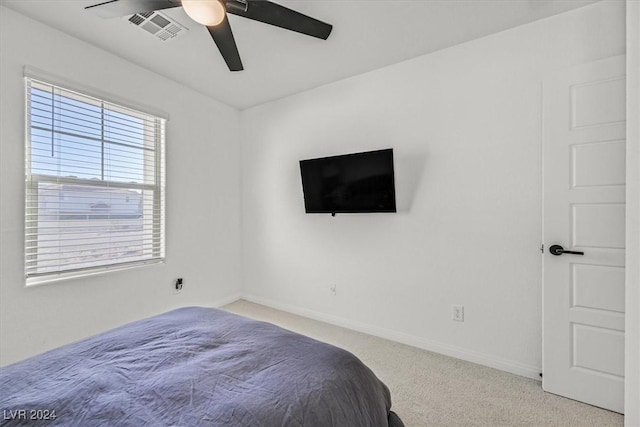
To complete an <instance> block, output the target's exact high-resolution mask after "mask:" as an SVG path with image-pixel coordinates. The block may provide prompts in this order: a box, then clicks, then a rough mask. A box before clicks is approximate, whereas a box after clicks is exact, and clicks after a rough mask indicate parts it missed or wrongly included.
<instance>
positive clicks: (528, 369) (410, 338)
mask: <svg viewBox="0 0 640 427" xmlns="http://www.w3.org/2000/svg"><path fill="white" fill-rule="evenodd" d="M237 299H244V300H246V301H250V302H253V303H256V304H261V305H264V306H267V307H271V308H275V309H276V310H282V311H286V312H289V313H292V314H297V315H300V316H304V317H308V318H310V319H314V320H319V321H321V322H326V323H330V324H332V325H336V326H340V327H343V328H347V329H352V330H354V331H358V332H363V333H365V334H369V335H374V336H376V337H380V338H384V339H388V340H391V341H396V342H399V343H402V344H407V345H410V346H412V347H418V348H421V349H423V350H428V351H432V352H434V353H440V354H444V355H446V356H451V357H455V358H456V359H461V360H466V361H467V362H472V363H477V364H479V365H483V366H488V367H490V368H495V369H499V370H501V371H505V372H509V373H512V374H515V375H520V376H523V377H527V378H532V379H534V380H538V381H540V380H541V378H540V372H542V370H541V368H540V367H537V366H529V365H524V364H522V363H518V362H514V361H512V360H507V359H502V358H499V357H495V356H492V355H489V354H485V353H480V352H476V351H472V350H467V349H464V348H461V347H456V346H452V345H449V344H443V343H439V342H435V341H431V340H427V339H424V338H420V337H416V336H414V335H410V334H405V333H403V332H397V331H393V330H390V329H386V328H382V327H378V326H371V325H367V324H365V323H362V322H358V321H354V320H350V319H345V318H343V317H338V316H333V315H330V314H325V313H321V312H319V311H315V310H309V309H306V308H300V307H296V306H293V305H290V304H284V303H281V302H278V301H274V300H271V299H268V298H263V297H259V296H256V295H250V294H241V295H240V296H239V298H237ZM230 302H231V301H230Z"/></svg>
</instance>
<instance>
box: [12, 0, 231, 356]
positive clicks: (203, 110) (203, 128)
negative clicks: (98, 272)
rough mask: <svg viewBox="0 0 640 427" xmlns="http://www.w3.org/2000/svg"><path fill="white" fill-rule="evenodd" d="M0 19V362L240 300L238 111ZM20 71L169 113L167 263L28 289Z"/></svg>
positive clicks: (78, 44)
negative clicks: (178, 284) (177, 311)
mask: <svg viewBox="0 0 640 427" xmlns="http://www.w3.org/2000/svg"><path fill="white" fill-rule="evenodd" d="M0 19H1V20H0V31H1V32H0V42H1V45H0V51H1V52H2V60H1V61H0V67H1V68H0V75H1V76H2V79H1V81H0V90H1V92H2V98H1V101H0V112H1V116H0V168H1V169H0V170H1V172H0V205H1V207H0V218H1V222H0V237H1V243H0V251H1V253H2V256H1V257H0V263H1V264H0V337H1V338H0V363H1V364H3V365H4V364H7V363H11V362H14V361H17V360H19V359H22V358H24V357H26V356H30V355H33V354H35V353H38V352H41V351H44V350H46V349H49V348H52V347H55V346H58V345H61V344H64V343H67V342H70V341H74V340H77V339H79V338H82V337H85V336H89V335H92V334H94V333H96V332H100V331H103V330H105V329H108V328H111V327H114V326H117V325H120V324H123V323H125V322H128V321H131V320H134V319H138V318H142V317H145V316H148V315H152V314H156V313H160V312H163V311H166V310H168V309H171V308H174V307H178V306H183V305H215V304H218V303H220V302H222V301H223V300H228V299H229V297H233V296H234V295H237V293H238V292H239V289H240V277H239V276H240V275H239V271H240V220H239V216H240V215H239V212H240V196H239V191H240V189H239V185H240V180H239V165H238V164H239V163H238V162H239V149H238V143H239V134H238V126H239V114H238V112H237V111H236V110H234V109H232V108H229V107H227V106H225V105H222V104H220V103H218V102H215V101H213V100H211V99H210V98H207V97H204V96H201V95H199V94H198V93H195V92H193V91H192V90H190V89H187V88H186V87H184V86H181V85H179V84H177V83H175V82H172V81H170V80H167V79H165V78H163V77H160V76H159V75H157V74H155V73H153V72H151V71H148V70H145V69H142V68H140V67H138V66H135V65H133V64H131V63H129V62H126V61H124V60H122V59H120V58H118V57H116V56H114V55H112V54H109V53H106V52H104V51H102V50H100V49H97V48H95V47H93V46H91V45H88V44H86V43H84V42H82V41H79V40H77V39H74V38H72V37H70V36H67V35H65V34H63V33H61V32H58V31H56V30H53V29H51V28H50V27H47V26H44V25H42V24H40V23H37V22H35V21H32V20H30V19H28V18H26V17H24V16H22V15H19V14H17V13H15V12H13V11H12V10H9V9H7V8H4V7H0ZM24 65H29V66H32V67H36V68H39V69H42V70H45V71H47V72H49V73H52V74H56V75H59V76H61V77H64V78H66V79H68V80H71V81H74V82H77V83H78V84H79V85H82V86H90V87H94V88H97V89H99V90H101V91H102V92H108V93H110V94H113V96H115V97H119V98H123V99H127V100H131V102H133V103H136V104H142V105H148V106H152V107H153V108H154V109H156V110H161V111H164V112H166V113H168V114H169V116H170V120H169V122H168V123H167V177H168V179H167V194H166V196H167V236H166V241H167V249H166V263H164V264H161V265H154V266H148V267H143V268H138V269H132V270H127V271H122V272H115V273H109V274H106V275H102V276H97V277H91V278H86V279H81V280H70V281H67V282H61V283H54V284H49V285H45V286H39V287H31V288H25V281H24V273H23V271H24V267H23V266H24V255H23V254H24V243H23V233H24V225H23V223H24V220H23V215H24V207H23V206H24V166H23V165H24V117H23V116H24V83H23V79H22V75H23V71H22V67H23V66H24ZM176 277H184V279H185V287H184V290H183V292H182V293H181V294H179V295H174V293H173V290H172V282H173V279H174V278H176Z"/></svg>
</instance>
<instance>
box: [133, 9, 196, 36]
mask: <svg viewBox="0 0 640 427" xmlns="http://www.w3.org/2000/svg"><path fill="white" fill-rule="evenodd" d="M129 22H131V23H132V24H133V25H135V26H137V27H140V28H142V29H143V30H146V31H147V32H149V33H151V34H153V35H154V36H156V37H157V38H159V39H160V40H162V41H165V40H169V39H171V38H173V37H177V36H178V35H180V34H181V33H183V32H185V31H187V28H185V27H183V26H182V25H180V24H179V23H177V22H176V21H175V20H173V19H171V18H169V17H167V16H166V15H163V14H161V13H159V12H145V13H136V14H135V15H133V16H132V17H131V18H129Z"/></svg>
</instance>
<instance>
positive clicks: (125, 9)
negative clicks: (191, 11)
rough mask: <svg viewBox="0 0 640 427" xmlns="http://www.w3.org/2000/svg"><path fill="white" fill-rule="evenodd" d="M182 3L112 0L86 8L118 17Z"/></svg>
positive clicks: (101, 15)
mask: <svg viewBox="0 0 640 427" xmlns="http://www.w3.org/2000/svg"><path fill="white" fill-rule="evenodd" d="M181 5H182V2H181V1H180V0H110V1H102V2H100V3H96V4H94V5H91V6H87V7H85V10H89V11H91V12H94V13H95V14H96V15H98V16H99V17H101V18H116V17H118V16H127V15H133V14H135V13H144V12H152V11H154V10H161V9H169V8H171V7H178V6H181Z"/></svg>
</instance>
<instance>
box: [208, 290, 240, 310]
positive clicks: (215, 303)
mask: <svg viewBox="0 0 640 427" xmlns="http://www.w3.org/2000/svg"><path fill="white" fill-rule="evenodd" d="M239 299H244V298H243V296H242V294H241V293H235V294H231V295H229V296H226V297H224V298H220V299H217V300H215V301H213V303H211V305H210V306H211V307H215V308H220V307H222V306H223V305H227V304H231V303H232V302H236V301H238V300H239Z"/></svg>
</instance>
